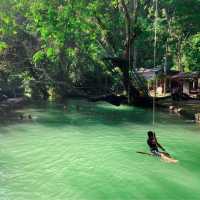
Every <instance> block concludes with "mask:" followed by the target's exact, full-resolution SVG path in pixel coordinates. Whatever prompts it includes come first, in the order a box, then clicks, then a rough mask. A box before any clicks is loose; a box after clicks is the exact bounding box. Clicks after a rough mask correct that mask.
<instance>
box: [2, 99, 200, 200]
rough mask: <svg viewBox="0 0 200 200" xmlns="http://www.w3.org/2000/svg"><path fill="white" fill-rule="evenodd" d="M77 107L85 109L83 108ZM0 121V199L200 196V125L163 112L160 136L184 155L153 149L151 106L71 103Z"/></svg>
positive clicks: (185, 199)
mask: <svg viewBox="0 0 200 200" xmlns="http://www.w3.org/2000/svg"><path fill="white" fill-rule="evenodd" d="M76 105H79V106H80V110H78V111H77V109H76ZM19 112H24V113H26V114H32V116H33V120H32V121H23V122H22V121H19V120H18V121H17V120H13V119H12V120H10V121H7V122H6V123H5V122H2V123H1V125H0V200H134V199H139V200H140V199H141V200H168V199H169V200H199V199H200V127H199V126H198V125H195V124H193V123H191V122H190V121H186V120H184V119H180V118H178V117H177V116H173V115H170V114H165V113H157V114H156V117H157V126H156V132H157V137H158V139H159V141H160V143H161V144H163V145H164V146H165V148H166V149H167V150H168V151H169V152H170V153H171V154H172V155H173V157H175V158H176V159H178V160H179V163H178V164H169V163H165V162H163V161H161V160H160V159H159V158H155V157H150V156H147V155H141V154H138V153H136V151H145V152H148V147H147V145H146V132H147V131H148V130H149V129H151V128H152V127H151V123H152V113H151V110H145V109H141V108H134V107H128V106H120V107H115V106H112V105H110V104H106V103H96V104H94V103H88V102H86V101H81V100H79V101H78V100H76V101H75V100H73V101H70V102H68V109H67V111H64V110H63V106H62V105H60V104H48V105H42V104H41V105H38V106H31V107H29V108H26V109H24V110H21V111H19Z"/></svg>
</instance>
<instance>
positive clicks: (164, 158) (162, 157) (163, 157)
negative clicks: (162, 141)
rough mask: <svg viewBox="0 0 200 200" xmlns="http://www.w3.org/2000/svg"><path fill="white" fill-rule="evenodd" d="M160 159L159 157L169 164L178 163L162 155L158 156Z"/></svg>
mask: <svg viewBox="0 0 200 200" xmlns="http://www.w3.org/2000/svg"><path fill="white" fill-rule="evenodd" d="M160 157H161V159H163V160H164V161H166V162H169V163H177V162H178V160H175V159H173V158H170V157H168V156H166V155H165V154H163V153H161V154H160Z"/></svg>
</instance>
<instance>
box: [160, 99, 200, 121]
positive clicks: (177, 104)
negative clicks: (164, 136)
mask: <svg viewBox="0 0 200 200" xmlns="http://www.w3.org/2000/svg"><path fill="white" fill-rule="evenodd" d="M159 105H160V106H161V107H162V108H163V110H164V111H165V112H169V113H174V114H176V115H178V116H182V117H184V118H186V119H189V120H194V121H195V114H197V113H200V100H187V101H186V100H182V101H172V100H171V99H165V100H162V102H159Z"/></svg>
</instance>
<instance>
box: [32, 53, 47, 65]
mask: <svg viewBox="0 0 200 200" xmlns="http://www.w3.org/2000/svg"><path fill="white" fill-rule="evenodd" d="M45 57H46V54H45V52H44V51H43V50H39V51H37V52H36V53H35V54H34V55H33V62H34V63H39V62H41V61H43V60H44V59H45Z"/></svg>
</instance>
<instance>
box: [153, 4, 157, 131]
mask: <svg viewBox="0 0 200 200" xmlns="http://www.w3.org/2000/svg"><path fill="white" fill-rule="evenodd" d="M153 1H154V5H155V19H154V56H153V67H154V70H155V69H156V54H157V52H156V48H157V19H158V0H153ZM153 82H154V95H153V116H152V126H153V130H155V112H156V105H155V98H156V71H155V72H154V77H153Z"/></svg>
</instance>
